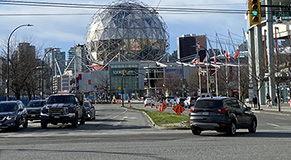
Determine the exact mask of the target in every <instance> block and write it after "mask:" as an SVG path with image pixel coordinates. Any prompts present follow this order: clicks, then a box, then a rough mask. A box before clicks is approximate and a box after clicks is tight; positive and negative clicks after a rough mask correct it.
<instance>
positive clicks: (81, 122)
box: [80, 115, 85, 124]
mask: <svg viewBox="0 0 291 160" xmlns="http://www.w3.org/2000/svg"><path fill="white" fill-rule="evenodd" d="M80 124H85V116H84V115H83V116H82V118H81V121H80Z"/></svg>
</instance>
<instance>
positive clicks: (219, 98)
mask: <svg viewBox="0 0 291 160" xmlns="http://www.w3.org/2000/svg"><path fill="white" fill-rule="evenodd" d="M224 99H234V98H233V97H203V98H198V99H197V100H198V101H201V100H224Z"/></svg>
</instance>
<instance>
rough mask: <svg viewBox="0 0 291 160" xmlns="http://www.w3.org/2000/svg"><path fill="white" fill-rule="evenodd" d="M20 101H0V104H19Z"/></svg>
mask: <svg viewBox="0 0 291 160" xmlns="http://www.w3.org/2000/svg"><path fill="white" fill-rule="evenodd" d="M20 102H21V101H19V100H16V101H1V102H0V103H20Z"/></svg>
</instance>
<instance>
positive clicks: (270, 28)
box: [266, 0, 276, 104]
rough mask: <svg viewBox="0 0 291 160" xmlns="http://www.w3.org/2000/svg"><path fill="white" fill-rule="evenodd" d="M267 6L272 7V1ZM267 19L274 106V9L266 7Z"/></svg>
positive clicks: (271, 93) (268, 51) (271, 91)
mask: <svg viewBox="0 0 291 160" xmlns="http://www.w3.org/2000/svg"><path fill="white" fill-rule="evenodd" d="M267 5H272V1H271V0H267ZM266 15H267V16H266V18H267V23H266V25H267V27H268V36H267V40H268V44H267V53H268V62H269V63H268V70H269V92H270V93H269V94H270V96H271V98H272V104H274V99H275V96H276V95H275V88H276V87H275V69H274V65H273V64H274V63H273V59H274V38H273V15H272V8H271V7H266Z"/></svg>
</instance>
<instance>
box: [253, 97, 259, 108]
mask: <svg viewBox="0 0 291 160" xmlns="http://www.w3.org/2000/svg"><path fill="white" fill-rule="evenodd" d="M253 103H254V108H257V104H258V98H257V96H256V95H255V96H254V97H253Z"/></svg>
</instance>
